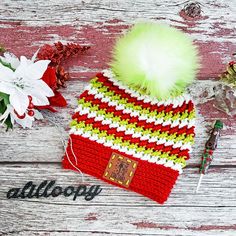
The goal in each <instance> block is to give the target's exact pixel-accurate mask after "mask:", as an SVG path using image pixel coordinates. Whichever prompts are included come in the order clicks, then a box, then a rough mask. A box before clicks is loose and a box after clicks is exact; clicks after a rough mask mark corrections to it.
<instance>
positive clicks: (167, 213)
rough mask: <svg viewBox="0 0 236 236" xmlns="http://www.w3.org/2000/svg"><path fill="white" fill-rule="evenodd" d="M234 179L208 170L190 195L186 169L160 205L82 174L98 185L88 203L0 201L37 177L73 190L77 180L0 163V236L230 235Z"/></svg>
mask: <svg viewBox="0 0 236 236" xmlns="http://www.w3.org/2000/svg"><path fill="white" fill-rule="evenodd" d="M16 173H17V175H16ZM26 173H27V175H26ZM219 173H220V174H221V175H219ZM235 177H236V172H235V169H233V168H231V169H228V168H221V169H218V168H213V169H212V170H211V174H209V176H208V178H207V179H205V180H204V185H203V186H202V189H201V191H200V193H199V194H197V195H196V194H194V189H195V187H196V181H197V179H198V174H197V173H196V170H195V169H188V170H187V171H186V172H185V174H184V175H183V176H181V178H180V179H179V181H178V184H177V185H176V188H175V189H174V191H173V193H172V194H171V198H170V199H169V200H168V201H167V203H166V204H165V205H164V206H161V205H158V204H156V203H154V202H153V201H151V200H149V199H147V198H145V197H142V196H140V195H138V194H135V193H132V192H128V191H124V190H121V189H117V188H114V187H112V186H111V185H108V184H105V183H103V182H101V181H99V180H95V179H94V178H91V177H89V176H87V175H86V176H85V183H87V184H101V186H102V188H103V190H102V192H101V194H100V195H99V196H97V197H96V198H95V199H94V200H93V201H91V202H90V203H87V202H86V201H85V200H84V199H82V198H78V199H77V200H76V201H72V200H71V199H70V198H63V197H58V198H48V199H45V198H44V199H43V198H42V199H31V200H29V199H24V200H6V199H5V194H6V192H7V191H8V189H9V188H11V187H21V186H23V185H24V184H25V183H26V182H27V181H28V180H32V181H34V183H37V184H39V183H40V182H41V180H42V179H56V180H57V184H58V185H60V186H63V187H66V186H68V185H73V186H76V185H78V184H80V183H81V181H80V178H79V177H78V174H77V173H74V172H70V171H69V172H68V171H62V170H61V169H60V166H58V165H47V164H45V165H37V164H33V165H28V166H25V165H4V169H1V170H0V178H1V184H0V190H1V191H0V199H1V213H0V222H2V226H1V230H0V232H2V233H3V234H5V235H11V233H12V232H13V233H14V232H15V233H16V232H21V233H22V234H23V233H25V235H30V234H27V233H32V232H31V231H34V230H35V235H37V234H36V233H37V231H38V232H39V233H40V232H41V233H43V232H53V233H55V235H56V233H57V232H58V233H59V232H67V233H68V231H71V232H72V233H73V232H77V233H80V232H86V231H87V232H95V233H102V232H104V233H112V234H113V233H115V234H116V233H117V234H121V235H123V234H124V235H126V234H131V235H132V234H134V235H138V234H142V235H184V232H185V233H186V235H218V234H220V233H222V232H227V234H225V235H233V233H235V229H236V208H235V205H234V200H235V199H234V194H235V182H233V180H234V179H235ZM219 199H220V200H219ZM193 213H194V214H193ZM101 222H103V223H101ZM9 224H10V225H11V227H9ZM28 231H29V232H28ZM188 233H189V234H188ZM33 235H34V234H33ZM50 235H51V233H50ZM52 235H54V234H52ZM69 235H73V234H69ZM223 235H224V234H223Z"/></svg>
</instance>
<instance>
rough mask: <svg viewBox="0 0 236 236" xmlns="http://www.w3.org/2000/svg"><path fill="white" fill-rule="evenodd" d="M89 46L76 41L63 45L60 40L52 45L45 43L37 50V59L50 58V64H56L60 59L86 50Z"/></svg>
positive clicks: (60, 61) (62, 59)
mask: <svg viewBox="0 0 236 236" xmlns="http://www.w3.org/2000/svg"><path fill="white" fill-rule="evenodd" d="M89 48H90V47H89V46H80V45H79V44H76V43H67V44H66V45H63V44H62V43H61V42H57V43H54V45H49V44H45V45H44V46H43V47H42V48H41V49H40V50H39V52H38V55H37V57H38V59H39V60H51V64H50V66H57V65H60V64H61V63H62V61H64V60H67V59H69V58H70V57H73V56H76V55H78V54H79V53H83V52H85V51H86V50H88V49H89Z"/></svg>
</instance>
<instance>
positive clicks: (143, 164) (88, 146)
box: [62, 135, 179, 204]
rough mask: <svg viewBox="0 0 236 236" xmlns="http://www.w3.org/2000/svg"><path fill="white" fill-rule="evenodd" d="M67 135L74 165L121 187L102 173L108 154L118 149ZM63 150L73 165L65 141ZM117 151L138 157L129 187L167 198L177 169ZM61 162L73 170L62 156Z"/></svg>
mask: <svg viewBox="0 0 236 236" xmlns="http://www.w3.org/2000/svg"><path fill="white" fill-rule="evenodd" d="M71 137H72V144H73V151H74V153H75V155H76V156H77V162H78V165H76V167H77V168H79V169H80V170H81V171H83V172H85V173H87V174H90V175H93V176H95V177H97V178H99V179H102V180H103V181H106V182H108V183H110V184H113V185H115V186H118V187H122V186H120V185H118V184H115V183H113V182H111V181H109V180H105V179H103V177H102V176H103V173H104V171H105V168H106V166H107V164H108V161H109V159H110V157H111V154H112V153H113V152H116V153H119V152H118V151H114V150H112V149H111V148H109V147H104V146H103V145H102V144H98V143H96V142H94V141H91V140H89V139H86V138H83V137H81V136H78V135H71ZM75 139H76V141H77V149H75V148H74V142H75ZM67 153H68V155H69V158H70V160H71V161H72V162H73V164H74V165H75V161H74V157H73V155H72V152H71V150H70V144H68V147H67ZM101 153H102V155H101ZM119 154H121V155H123V156H126V157H128V158H130V159H133V160H136V161H138V167H137V170H136V172H135V175H134V177H133V180H132V182H131V184H130V186H129V190H131V191H135V192H137V193H140V194H142V195H144V196H146V197H149V198H151V199H153V200H154V201H156V202H159V203H161V204H163V203H164V202H165V201H166V200H167V198H168V196H169V194H170V192H171V189H172V188H173V186H174V184H175V182H176V180H177V178H178V176H179V173H178V171H175V170H172V169H171V168H168V167H165V166H162V165H157V164H154V163H149V162H147V161H142V160H139V159H137V158H134V157H132V156H130V155H126V154H123V153H119ZM62 163H63V167H64V168H66V169H73V170H76V168H75V167H73V166H72V165H71V164H70V162H69V161H68V159H67V157H66V156H65V157H64V159H63V162H62ZM122 188H123V187H122Z"/></svg>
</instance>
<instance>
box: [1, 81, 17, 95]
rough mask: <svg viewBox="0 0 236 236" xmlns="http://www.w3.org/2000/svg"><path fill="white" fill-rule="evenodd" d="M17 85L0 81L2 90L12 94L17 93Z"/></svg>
mask: <svg viewBox="0 0 236 236" xmlns="http://www.w3.org/2000/svg"><path fill="white" fill-rule="evenodd" d="M15 90H16V89H15V87H14V86H13V85H12V84H10V83H4V82H2V83H1V81H0V92H2V93H6V94H12V93H15Z"/></svg>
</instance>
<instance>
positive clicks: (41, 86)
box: [35, 80, 54, 97]
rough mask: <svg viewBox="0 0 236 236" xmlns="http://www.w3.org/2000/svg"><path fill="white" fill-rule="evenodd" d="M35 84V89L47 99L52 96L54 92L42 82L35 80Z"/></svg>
mask: <svg viewBox="0 0 236 236" xmlns="http://www.w3.org/2000/svg"><path fill="white" fill-rule="evenodd" d="M35 84H36V85H37V86H36V88H38V89H40V91H41V92H42V93H43V94H44V95H45V96H47V97H52V96H54V92H53V91H52V89H51V88H50V87H49V86H48V85H47V84H46V83H45V82H44V81H43V80H37V81H35Z"/></svg>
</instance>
